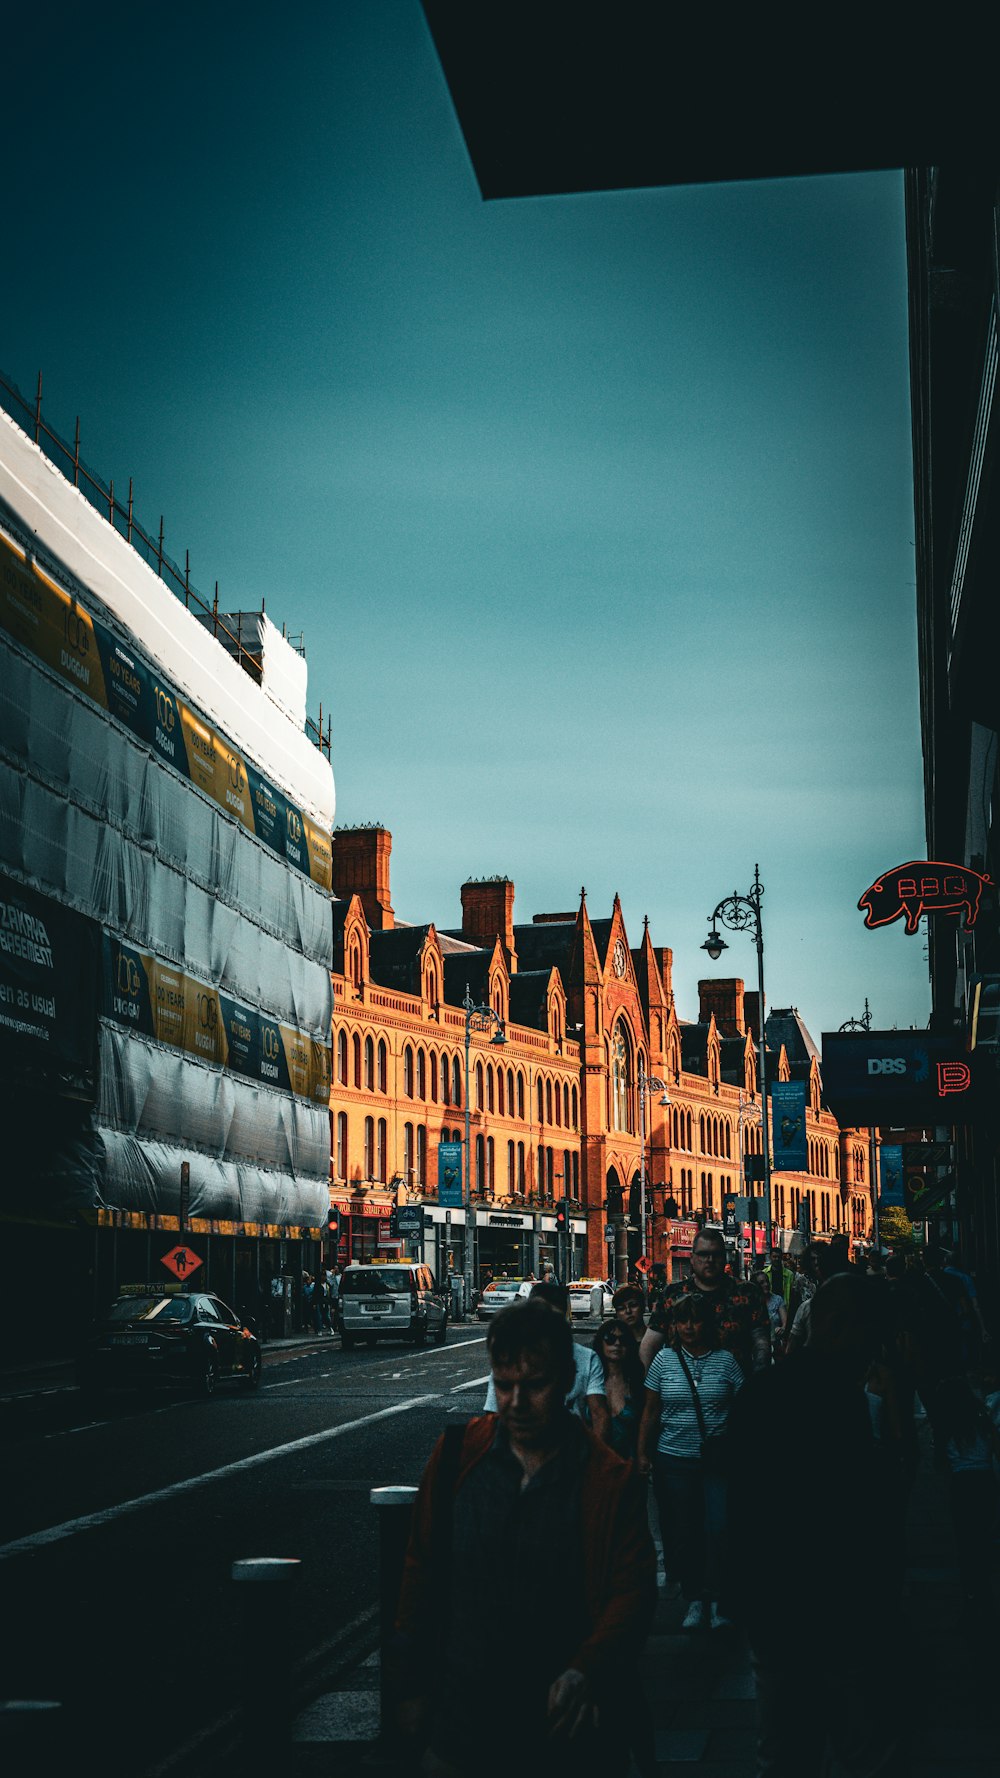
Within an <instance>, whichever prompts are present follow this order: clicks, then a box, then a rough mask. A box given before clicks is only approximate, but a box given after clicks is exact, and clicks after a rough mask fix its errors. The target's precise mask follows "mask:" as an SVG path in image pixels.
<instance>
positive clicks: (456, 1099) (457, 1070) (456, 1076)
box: [451, 1056, 462, 1106]
mask: <svg viewBox="0 0 1000 1778" xmlns="http://www.w3.org/2000/svg"><path fill="white" fill-rule="evenodd" d="M451 1102H452V1104H453V1105H455V1106H459V1105H461V1103H462V1064H461V1062H460V1061H459V1059H458V1057H457V1056H454V1057H453V1058H452V1068H451Z"/></svg>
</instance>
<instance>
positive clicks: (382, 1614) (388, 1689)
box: [370, 1486, 417, 1742]
mask: <svg viewBox="0 0 1000 1778" xmlns="http://www.w3.org/2000/svg"><path fill="white" fill-rule="evenodd" d="M416 1498H417V1490H416V1488H406V1487H401V1486H400V1487H394V1488H373V1489H372V1491H371V1495H370V1499H371V1503H372V1506H374V1507H377V1508H378V1592H379V1658H380V1663H381V1665H380V1675H381V1685H380V1700H379V1702H380V1708H379V1721H380V1724H381V1729H382V1738H383V1741H386V1742H391V1741H392V1739H393V1737H394V1735H395V1732H396V1711H395V1706H396V1702H397V1700H396V1698H395V1697H394V1695H393V1680H394V1672H393V1663H392V1660H391V1657H390V1652H389V1651H390V1649H391V1647H392V1636H393V1625H394V1624H395V1621H396V1607H397V1605H398V1603H399V1589H400V1585H401V1582H402V1579H403V1560H404V1557H405V1555H406V1546H407V1544H408V1543H409V1541H410V1524H411V1521H412V1519H413V1502H414V1501H415V1500H416Z"/></svg>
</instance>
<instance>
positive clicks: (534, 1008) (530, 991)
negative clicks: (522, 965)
mask: <svg viewBox="0 0 1000 1778" xmlns="http://www.w3.org/2000/svg"><path fill="white" fill-rule="evenodd" d="M551 979H552V971H551V969H519V970H518V972H517V974H516V975H512V976H511V978H510V1020H511V1024H512V1025H528V1026H530V1028H531V1029H532V1030H534V1031H547V1030H548V1028H549V982H550V981H551Z"/></svg>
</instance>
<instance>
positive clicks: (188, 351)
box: [0, 0, 929, 1038]
mask: <svg viewBox="0 0 1000 1778" xmlns="http://www.w3.org/2000/svg"><path fill="white" fill-rule="evenodd" d="M53 17H54V18H55V20H56V21H57V22H58V24H59V27H60V28H58V29H55V28H53ZM278 17H279V14H278V12H277V9H275V8H273V7H263V6H259V5H258V6H254V5H248V6H244V7H242V8H241V9H239V11H238V12H237V11H236V10H235V9H229V8H226V9H221V8H220V9H217V10H213V9H202V8H199V7H195V6H193V5H190V4H188V3H187V0H183V3H181V4H178V5H176V6H173V7H171V8H169V9H161V10H159V11H158V12H157V13H156V15H155V17H154V15H153V14H152V12H151V11H150V10H145V9H140V10H139V12H138V13H136V11H135V9H129V8H125V7H124V6H121V5H119V4H118V0H114V3H113V4H112V5H111V7H110V9H109V11H108V12H107V14H106V16H104V17H102V24H101V28H100V30H97V29H96V28H95V27H94V25H93V23H88V21H87V19H86V18H85V17H84V16H83V14H82V13H81V12H80V11H79V9H77V8H71V7H69V6H68V5H65V4H64V5H62V6H57V7H56V8H55V9H54V15H53V14H52V13H47V14H46V15H45V17H43V18H41V19H40V20H39V21H37V22H34V23H33V22H31V21H28V20H22V21H21V22H20V23H19V24H18V25H17V26H16V27H15V32H16V34H17V36H18V39H19V41H16V42H15V44H14V46H13V47H14V53H15V56H19V58H20V66H21V67H22V68H23V69H24V71H25V78H24V81H23V83H22V84H21V85H19V86H15V88H14V90H13V91H12V92H10V93H9V98H10V104H9V115H8V119H7V140H8V147H10V145H11V144H13V143H15V142H17V143H18V144H19V147H21V148H23V150H24V152H19V153H18V154H16V155H13V154H8V167H7V173H8V177H7V182H6V184H7V189H6V192H5V212H6V219H5V234H6V237H7V240H8V244H10V243H16V248H17V251H16V255H14V257H13V260H9V262H8V272H7V274H6V275H5V278H4V280H3V288H2V293H0V316H2V330H0V364H2V367H3V369H4V370H5V372H6V374H7V375H8V376H11V377H12V378H13V379H14V380H15V381H16V382H18V383H19V384H20V385H21V386H22V388H25V389H33V385H34V379H35V375H36V373H37V371H38V369H39V368H41V369H42V370H43V372H44V374H45V390H46V400H45V407H46V412H47V415H48V418H49V420H50V422H51V423H52V424H54V425H56V426H57V427H58V428H60V429H61V430H63V431H64V432H67V433H69V434H70V435H72V426H73V421H74V418H75V415H76V414H77V413H78V412H79V414H80V415H81V426H82V449H83V452H84V455H85V456H86V457H87V459H88V461H89V462H90V463H91V464H92V465H93V466H94V467H95V468H96V469H98V470H99V471H100V472H101V473H102V474H104V475H105V476H108V475H113V476H114V477H115V481H116V484H117V485H122V484H123V483H125V482H127V479H128V477H129V475H132V476H133V477H134V478H135V486H136V508H137V512H138V514H139V516H140V517H141V518H142V519H143V521H144V522H145V523H146V525H147V527H148V528H154V527H155V525H156V524H157V522H158V518H159V514H160V512H161V511H162V512H163V513H164V515H165V520H166V536H167V547H168V549H170V550H171V552H172V553H173V554H174V555H175V556H177V557H179V558H180V559H181V560H183V555H184V550H185V548H189V549H190V551H191V562H192V577H193V579H194V580H195V582H196V583H197V584H198V585H200V586H201V587H202V588H203V589H205V590H207V591H208V592H209V593H210V592H211V588H212V585H213V583H214V581H215V579H216V578H217V579H218V580H219V583H220V599H221V601H222V603H223V604H224V605H230V606H233V607H238V606H244V607H247V606H252V605H254V604H256V603H257V602H258V601H259V600H260V598H261V597H266V600H267V607H268V610H269V611H270V613H271V615H272V617H273V618H275V620H276V621H278V622H279V623H280V622H281V621H285V622H287V624H288V627H289V629H291V630H298V629H302V630H304V632H305V638H306V647H307V653H308V658H309V670H310V704H311V708H312V709H313V711H314V712H315V709H316V707H317V705H318V704H319V702H320V701H322V703H323V707H324V712H328V713H330V714H331V715H332V719H333V737H334V767H335V772H336V778H337V795H338V819H339V820H340V821H345V822H354V821H364V820H376V819H377V820H381V821H383V822H384V823H385V824H386V825H387V826H388V827H389V828H391V830H392V833H393V899H394V902H395V906H396V909H397V913H398V914H399V915H400V916H401V917H403V918H406V919H410V920H425V919H435V920H436V921H437V922H438V924H439V925H442V926H449V925H456V924H457V923H458V920H459V898H458V889H459V885H460V883H461V882H462V881H463V879H464V878H465V877H467V876H470V875H488V874H491V873H493V872H499V871H502V872H506V873H507V874H509V875H510V876H511V877H513V879H514V881H515V883H516V885H517V904H516V912H517V916H518V917H519V918H521V919H527V918H530V915H531V914H532V913H533V912H541V911H544V910H553V909H561V908H571V907H574V906H575V905H576V899H577V895H578V891H579V888H580V886H581V884H586V887H587V890H588V897H589V901H590V906H591V909H592V911H593V912H594V913H595V914H598V913H603V912H605V911H607V909H608V908H609V906H610V903H611V899H612V897H613V895H614V893H615V891H616V890H617V891H619V892H620V894H621V897H622V903H623V908H624V912H625V918H626V922H627V924H628V927H629V931H630V935H631V937H632V941H633V943H637V942H638V939H639V936H640V933H641V927H642V916H643V915H644V914H646V913H648V914H649V916H650V921H651V925H652V930H653V934H654V937H655V939H656V942H657V943H663V944H669V945H671V946H672V947H673V949H674V953H675V983H676V986H677V990H678V1003H679V1010H680V1013H681V1016H682V1017H693V1016H695V1014H696V1010H697V980H698V977H699V976H700V975H702V974H713V973H714V974H721V973H723V972H724V971H728V972H730V973H741V974H743V975H744V976H745V977H746V979H747V980H748V983H749V982H751V981H752V979H753V976H754V972H755V960H754V954H753V950H752V947H751V945H750V943H749V941H748V940H746V939H745V938H738V937H734V939H733V943H732V948H731V950H730V951H729V952H728V953H726V955H725V957H724V959H723V961H722V963H720V964H718V965H714V966H713V965H711V964H708V963H707V960H706V959H705V957H704V954H703V953H702V952H701V951H700V949H699V947H700V945H701V943H702V940H703V938H704V936H705V931H706V926H707V922H706V915H707V914H708V913H709V912H710V910H711V909H712V907H713V906H714V905H715V903H716V902H717V901H719V900H720V899H721V898H722V897H723V896H724V895H726V894H729V893H730V892H731V891H732V890H733V889H734V888H735V889H739V890H741V891H745V890H746V888H748V887H749V884H750V881H751V878H752V873H753V866H754V862H755V860H758V859H759V861H760V867H761V875H762V878H763V880H764V883H765V888H766V896H765V913H766V924H765V939H766V968H767V994H768V1000H769V1001H770V1003H771V1004H773V1005H776V1006H781V1005H788V1004H794V1005H797V1006H798V1007H799V1008H800V1010H801V1011H802V1013H803V1015H804V1017H805V1019H806V1022H807V1024H808V1025H809V1026H810V1028H811V1029H812V1030H813V1032H814V1033H815V1034H816V1036H817V1038H818V1036H819V1033H820V1031H821V1030H823V1029H824V1028H827V1029H829V1028H835V1027H836V1026H837V1025H838V1024H840V1023H841V1022H842V1021H843V1020H844V1019H846V1018H848V1017H851V1016H856V1015H858V1014H860V1012H861V1010H862V1007H863V1004H864V1000H865V997H866V996H867V997H868V999H869V1001H870V1003H871V1006H872V1010H873V1013H874V1016H875V1020H876V1023H878V1024H885V1025H892V1024H897V1023H898V1024H900V1025H908V1024H911V1023H915V1024H923V1023H924V1022H925V1021H926V1018H927V1012H928V1007H929V997H928V992H927V986H926V967H925V963H924V959H923V955H922V951H923V938H922V937H914V938H906V937H905V936H904V935H903V933H902V930H901V927H898V926H897V927H893V928H890V929H885V930H882V931H879V932H871V933H870V932H866V931H865V930H864V928H863V925H862V915H861V914H860V913H858V912H857V909H856V905H855V904H856V902H857V899H858V896H859V895H860V893H861V891H862V890H863V889H864V888H865V887H866V886H867V885H868V883H869V882H870V881H871V880H872V879H873V877H875V876H876V875H877V874H878V873H879V872H880V871H882V870H885V869H887V868H889V867H890V866H892V865H895V864H898V863H902V862H903V861H904V860H906V859H908V858H911V857H918V858H919V857H920V856H921V855H922V854H923V853H924V852H925V841H924V836H923V821H922V790H921V766H920V745H919V720H918V698H917V675H916V631H915V615H914V598H915V595H914V584H913V583H914V574H913V548H912V541H911V540H912V537H913V520H912V499H911V480H910V444H909V407H908V375H907V357H906V293H905V257H904V238H903V213H902V178H901V175H900V174H898V173H883V174H873V175H865V176H851V177H845V178H828V179H820V180H799V181H775V182H767V183H759V184H747V185H727V186H714V187H697V188H693V187H691V188H684V189H679V190H655V191H640V192H618V193H600V194H593V195H584V196H572V197H565V198H544V199H534V200H528V201H516V202H515V201H509V202H501V203H493V204H489V205H485V204H483V202H482V201H481V199H480V197H479V195H478V191H477V188H476V184H475V180H474V178H473V175H472V171H471V168H470V165H469V162H468V158H467V156H466V153H465V148H464V145H463V142H462V139H461V136H460V134H459V131H458V126H457V123H456V120H455V117H454V113H453V111H452V107H451V104H450V100H449V97H448V94H447V91H446V88H445V85H444V81H443V78H442V75H441V72H440V69H439V66H438V64H437V61H436V57H435V54H434V51H433V47H432V45H431V42H430V39H429V35H428V32H427V29H426V26H425V23H424V19H423V15H422V12H421V10H420V8H419V6H418V4H417V3H416V0H338V3H337V4H334V5H324V4H312V5H307V4H295V3H292V4H290V5H288V6H285V7H283V8H282V9H281V12H280V19H281V24H282V28H281V30H280V32H279V30H278V29H277V23H276V21H277V19H278ZM12 65H16V63H15V62H13V60H12ZM39 68H43V69H44V70H45V76H44V79H43V80H42V81H41V82H39V80H38V78H37V77H36V75H37V70H38V69H39ZM32 70H35V71H36V72H35V73H33V72H32ZM40 93H41V95H42V97H43V104H42V106H41V109H40V107H39V95H40ZM14 266H16V275H15V273H14V270H13V267H14Z"/></svg>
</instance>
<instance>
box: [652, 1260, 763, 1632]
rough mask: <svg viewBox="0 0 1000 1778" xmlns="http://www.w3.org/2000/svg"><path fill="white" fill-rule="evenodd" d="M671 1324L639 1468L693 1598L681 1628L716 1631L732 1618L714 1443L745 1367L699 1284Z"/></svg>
mask: <svg viewBox="0 0 1000 1778" xmlns="http://www.w3.org/2000/svg"><path fill="white" fill-rule="evenodd" d="M673 1328H674V1332H675V1336H676V1339H675V1344H674V1345H673V1346H664V1348H663V1350H662V1351H660V1352H658V1353H657V1355H656V1357H655V1358H654V1359H653V1362H652V1364H651V1365H650V1367H649V1371H648V1373H647V1376H646V1388H645V1392H644V1394H645V1404H644V1407H643V1414H642V1425H641V1427H640V1430H639V1450H638V1466H639V1473H640V1474H641V1475H646V1476H648V1475H650V1474H652V1480H653V1492H654V1494H655V1496H656V1508H657V1512H658V1514H659V1519H660V1536H661V1538H662V1540H663V1559H664V1564H665V1567H666V1571H667V1577H668V1579H673V1580H678V1581H679V1582H680V1585H681V1591H682V1593H683V1595H684V1597H685V1599H686V1600H687V1601H688V1612H687V1616H686V1617H685V1619H684V1624H683V1628H684V1629H685V1630H700V1629H703V1628H708V1627H711V1628H712V1629H713V1630H717V1629H721V1628H722V1627H723V1626H724V1625H725V1624H726V1622H727V1619H726V1618H725V1617H723V1615H722V1613H721V1611H720V1609H719V1592H720V1587H721V1581H722V1564H723V1539H724V1536H725V1528H726V1481H725V1476H724V1475H723V1474H721V1473H719V1470H718V1466H717V1462H716V1461H715V1460H714V1458H713V1456H712V1442H713V1441H714V1440H715V1439H716V1438H718V1436H719V1435H720V1434H722V1433H723V1432H724V1431H725V1426H726V1421H727V1420H728V1418H729V1411H730V1408H731V1407H732V1404H733V1402H734V1400H735V1398H736V1394H737V1391H738V1390H739V1389H740V1388H741V1387H742V1384H743V1372H742V1370H741V1369H740V1366H739V1364H738V1363H737V1361H736V1359H735V1358H734V1357H733V1355H732V1353H731V1352H726V1351H724V1350H723V1349H722V1348H721V1347H720V1346H719V1344H718V1334H717V1331H716V1327H715V1317H714V1315H713V1312H712V1309H711V1308H710V1307H709V1305H708V1304H707V1303H706V1302H704V1300H703V1299H702V1296H701V1294H700V1293H699V1292H698V1291H692V1292H691V1295H690V1296H686V1297H682V1298H681V1299H680V1301H679V1302H677V1303H676V1304H675V1305H674V1311H673ZM699 1409H700V1410H701V1411H700V1413H699ZM706 1439H707V1440H708V1441H709V1446H708V1451H707V1452H706V1448H705V1441H706Z"/></svg>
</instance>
